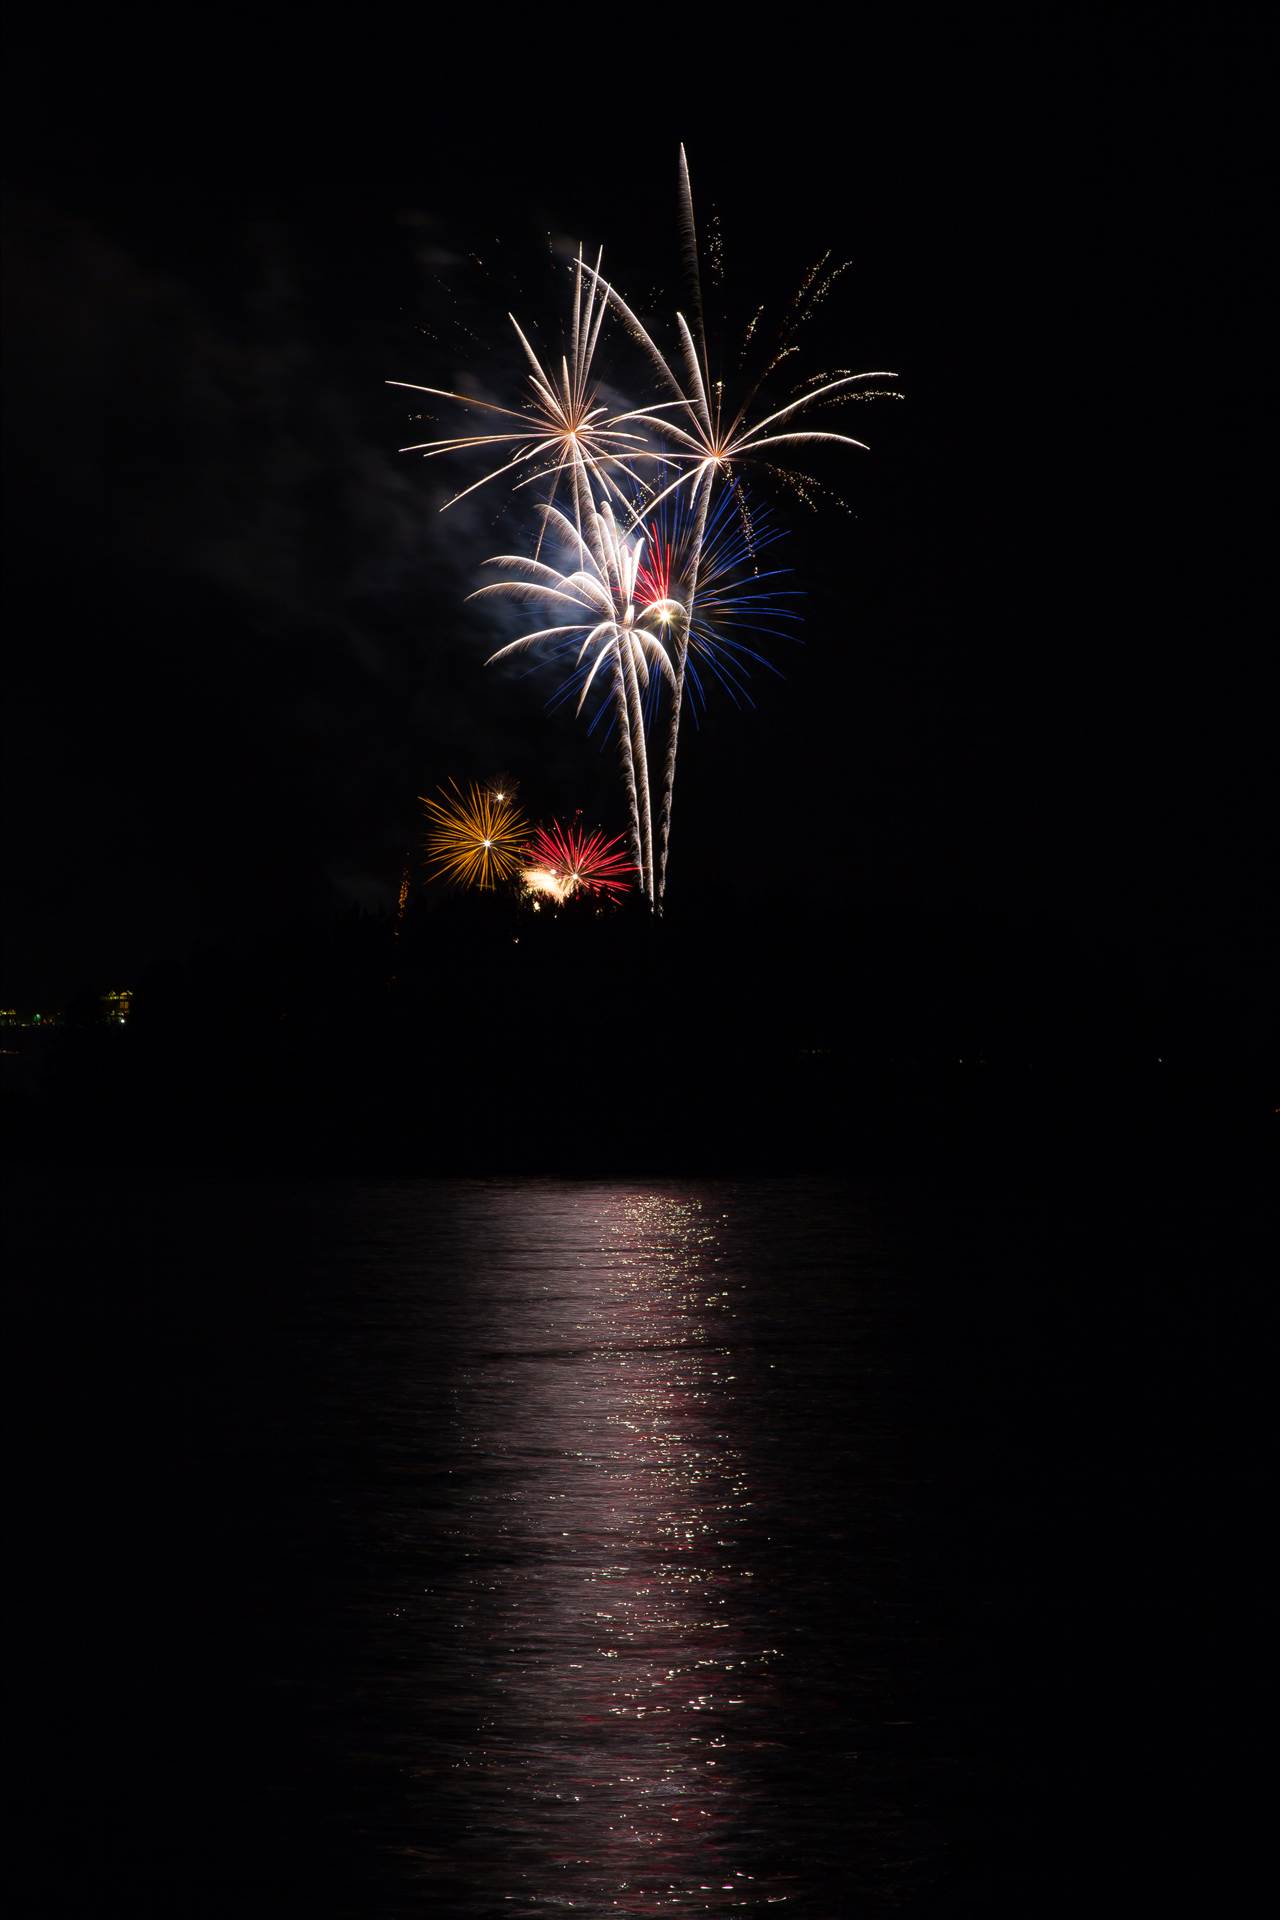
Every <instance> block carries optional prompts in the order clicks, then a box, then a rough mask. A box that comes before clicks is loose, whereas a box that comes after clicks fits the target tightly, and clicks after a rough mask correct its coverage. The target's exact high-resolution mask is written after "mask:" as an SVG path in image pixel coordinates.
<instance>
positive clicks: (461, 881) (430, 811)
mask: <svg viewBox="0 0 1280 1920" xmlns="http://www.w3.org/2000/svg"><path fill="white" fill-rule="evenodd" d="M438 791H439V798H438V799H432V798H431V796H430V795H428V794H425V793H424V794H419V796H418V798H419V799H420V800H421V802H422V805H423V806H424V807H425V808H426V810H427V819H428V821H429V823H430V824H429V826H428V829H427V859H428V862H429V864H430V866H431V869H432V878H433V879H437V880H452V881H453V882H455V883H456V884H457V885H459V886H464V887H480V888H482V889H484V890H488V889H490V888H493V887H496V886H497V884H498V882H499V881H501V880H509V879H510V878H511V876H512V875H513V874H514V873H515V872H516V869H517V868H518V866H519V864H520V856H521V853H522V851H523V849H524V843H525V837H526V835H527V833H528V831H529V823H528V821H527V820H526V819H525V817H524V815H523V814H522V813H521V812H520V810H519V808H518V807H517V806H515V804H514V803H513V802H512V801H511V800H510V799H509V798H506V797H502V798H499V797H498V796H497V795H496V794H495V793H494V792H493V791H492V790H491V789H490V788H488V787H478V786H474V785H473V786H469V787H468V788H467V789H466V791H465V792H464V791H463V790H462V788H461V787H459V785H458V783H457V781H456V780H450V782H449V785H448V787H441V788H440V789H439V790H438Z"/></svg>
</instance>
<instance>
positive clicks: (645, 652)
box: [470, 500, 675, 899]
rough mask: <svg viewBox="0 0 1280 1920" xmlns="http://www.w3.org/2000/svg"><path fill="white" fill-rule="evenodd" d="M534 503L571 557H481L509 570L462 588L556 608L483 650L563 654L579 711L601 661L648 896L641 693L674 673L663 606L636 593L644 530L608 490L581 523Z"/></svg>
mask: <svg viewBox="0 0 1280 1920" xmlns="http://www.w3.org/2000/svg"><path fill="white" fill-rule="evenodd" d="M541 513H542V518H543V524H544V529H550V530H551V531H552V532H553V533H554V535H555V536H556V537H557V538H558V539H559V540H560V541H562V542H563V543H564V545H565V546H566V547H567V549H568V553H569V558H570V560H571V561H573V560H576V563H577V564H571V565H569V566H567V567H565V568H564V569H558V568H556V567H553V566H551V565H549V564H548V563H547V562H546V561H543V560H538V559H528V558H526V557H525V556H524V555H521V554H499V555H498V556H497V557H496V558H495V559H493V560H491V561H490V562H489V565H490V566H496V567H505V568H507V569H508V570H509V571H510V572H512V573H514V574H515V575H516V578H514V579H508V580H497V581H493V582H492V583H490V584H489V585H488V586H484V587H480V588H478V589H477V591H476V592H475V593H474V594H472V595H471V596H470V598H471V599H473V600H475V599H481V598H483V597H485V596H486V595H489V594H501V595H505V596H507V597H508V598H511V599H514V600H517V601H519V602H522V603H524V604H534V605H537V604H539V603H542V604H543V605H544V606H545V607H546V608H547V609H548V610H549V611H550V612H551V613H552V615H553V617H554V616H555V615H557V614H558V615H560V616H561V618H560V619H559V620H557V621H556V622H555V624H553V625H550V626H539V627H535V628H533V629H532V630H531V631H530V632H528V633H523V634H521V635H520V636H519V638H518V639H515V640H509V641H508V642H507V644H506V645H505V646H502V647H499V648H498V650H497V652H496V653H493V654H491V655H490V656H489V663H490V664H492V662H493V661H495V660H502V659H505V658H508V657H510V656H511V655H512V654H515V653H519V652H523V651H525V650H526V649H528V648H530V647H535V646H540V647H542V648H544V649H546V650H549V651H551V652H552V653H553V654H555V655H557V656H559V657H561V658H562V659H565V660H567V661H568V663H569V667H570V680H571V684H572V685H576V687H577V689H578V699H577V711H578V712H579V713H581V711H582V709H583V707H584V705H585V704H586V701H587V697H588V695H589V694H590V692H591V689H592V687H593V685H594V684H595V682H596V678H597V675H599V674H600V672H601V669H602V668H603V669H605V670H606V672H607V676H608V679H609V680H610V681H611V683H612V694H613V702H614V710H615V718H616V722H617V731H618V742H619V753H620V756H621V761H622V774H623V784H624V786H625V788H626V794H627V809H628V813H629V816H630V822H631V853H632V860H633V864H634V866H635V868H636V870H637V871H638V873H639V874H640V884H641V887H642V888H643V890H644V892H645V894H646V896H647V897H648V898H650V899H652V898H653V820H652V811H651V807H650V799H649V762H648V747H647V745H646V741H645V716H644V696H645V693H646V692H647V690H648V687H649V684H650V680H651V678H652V676H653V674H654V673H657V674H661V675H663V676H665V677H666V679H667V680H668V681H669V682H670V683H671V684H672V685H673V686H674V682H675V673H674V669H673V667H672V663H671V657H670V654H669V652H668V649H667V645H666V641H665V638H664V626H665V621H664V617H663V614H662V613H660V612H658V611H655V610H654V609H653V608H651V607H644V606H641V605H640V604H639V603H638V601H637V597H636V579H637V574H638V571H639V567H640V563H641V555H642V553H643V550H644V539H643V536H639V537H632V538H628V537H627V536H625V535H624V534H623V533H622V531H621V529H620V528H619V526H618V523H617V521H616V519H615V518H614V515H613V512H612V509H611V508H610V506H609V503H608V501H607V500H606V501H602V502H601V503H600V505H599V507H598V508H593V509H591V510H590V511H589V513H588V515H587V517H586V521H585V525H584V526H581V527H579V526H575V525H574V523H573V522H571V521H570V520H569V519H568V517H567V516H566V515H565V514H563V513H562V512H561V511H560V509H559V508H558V507H554V506H550V505H545V506H543V507H542V509H541ZM664 611H665V610H664ZM566 616H567V617H566Z"/></svg>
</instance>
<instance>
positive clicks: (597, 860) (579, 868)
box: [525, 820, 635, 895]
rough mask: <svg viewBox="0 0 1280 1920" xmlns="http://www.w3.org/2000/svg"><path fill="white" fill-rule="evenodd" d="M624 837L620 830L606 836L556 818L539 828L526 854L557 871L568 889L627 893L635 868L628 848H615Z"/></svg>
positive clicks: (539, 863)
mask: <svg viewBox="0 0 1280 1920" xmlns="http://www.w3.org/2000/svg"><path fill="white" fill-rule="evenodd" d="M622 840H623V836H622V835H621V834H620V833H619V834H615V835H614V837H613V839H612V840H606V839H605V837H604V835H603V833H600V832H596V833H587V832H586V831H585V830H584V829H583V828H582V827H580V826H579V825H578V824H577V822H576V821H575V822H572V823H571V824H570V825H569V826H567V827H566V826H562V825H561V823H560V821H558V820H553V821H552V822H551V824H550V826H546V827H539V828H538V829H537V831H536V832H535V834H534V836H533V839H532V840H531V841H530V842H529V844H528V846H527V847H526V848H525V858H526V859H527V860H528V861H530V862H531V863H532V864H533V865H534V866H535V867H541V868H543V869H545V870H547V871H549V872H551V873H554V874H555V876H556V878H557V880H559V881H560V883H561V885H562V886H563V887H564V888H565V891H566V893H569V892H574V893H576V892H577V890H578V888H579V887H581V888H583V889H585V891H586V892H588V893H603V894H610V895H612V894H619V893H626V892H627V890H628V888H629V887H632V886H634V884H635V868H634V867H633V866H632V864H631V861H630V859H629V858H628V856H627V854H626V853H625V851H624V852H615V851H614V849H615V848H617V847H621V845H622Z"/></svg>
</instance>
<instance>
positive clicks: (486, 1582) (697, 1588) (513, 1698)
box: [453, 1189, 786, 1914]
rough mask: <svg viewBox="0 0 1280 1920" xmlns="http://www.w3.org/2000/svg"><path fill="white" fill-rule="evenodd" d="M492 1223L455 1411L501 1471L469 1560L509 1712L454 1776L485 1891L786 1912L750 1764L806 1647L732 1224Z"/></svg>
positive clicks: (549, 1214)
mask: <svg viewBox="0 0 1280 1920" xmlns="http://www.w3.org/2000/svg"><path fill="white" fill-rule="evenodd" d="M495 1198H496V1196H495ZM494 1217H495V1221H496V1223H497V1224H498V1225H499V1228H500V1237H499V1240H498V1244H497V1249H496V1251H495V1256H494V1260H493V1263H492V1267H491V1272H490V1288H491V1297H490V1300H489V1303H488V1304H489V1306H490V1308H491V1311H492V1317H493V1324H494V1327H495V1336H496V1337H495V1341H494V1345H493V1347H492V1349H491V1350H489V1351H487V1352H485V1353H484V1354H483V1355H481V1356H477V1357H476V1358H474V1359H473V1360H471V1362H470V1363H469V1364H468V1365H467V1366H466V1368H465V1370H464V1373H463V1376H462V1378H461V1380H460V1382H459V1385H458V1392H457V1416H458V1420H459V1422H460V1426H461V1431H462V1435H463V1437H464V1440H465V1444H466V1446H467V1447H468V1448H469V1449H470V1450H471V1451H472V1452H473V1453H474V1454H475V1455H476V1456H477V1457H478V1459H479V1460H480V1461H481V1462H483V1463H486V1464H487V1465H489V1466H490V1467H493V1468H496V1469H497V1470H496V1471H494V1472H491V1473H487V1474H485V1475H484V1476H483V1477H482V1478H481V1479H480V1481H479V1482H478V1483H477V1484H476V1485H474V1486H473V1487H472V1488H471V1489H470V1491H469V1493H468V1495H467V1498H466V1502H465V1506H464V1508H463V1510H462V1513H461V1516H460V1539H459V1542H458V1546H459V1550H460V1553H461V1556H462V1560H463V1564H464V1566H465V1569H466V1572H465V1575H464V1579H463V1583H462V1593H463V1596H464V1597H463V1600H462V1605H461V1608H460V1611H459V1617H458V1619H457V1620H456V1623H455V1632H456V1634H457V1636H458V1639H459V1640H460V1641H461V1642H462V1643H463V1646H464V1647H465V1646H466V1645H467V1643H468V1642H471V1643H472V1646H473V1647H474V1645H475V1643H476V1642H477V1641H478V1642H479V1645H480V1648H481V1649H482V1661H483V1683H484V1692H485V1696H486V1701H487V1709H488V1710H487V1713H486V1715H485V1719H484V1722H483V1725H481V1726H479V1727H477V1729H476V1732H475V1737H474V1739H473V1741H472V1742H471V1743H470V1744H469V1745H468V1746H467V1748H466V1750H465V1751H463V1752H460V1753H459V1754H458V1755H457V1756H456V1758H455V1759H454V1761H453V1766H454V1769H455V1772H456V1773H457V1774H458V1775H460V1776H462V1778H461V1779H459V1780H457V1781H456V1782H455V1783H454V1792H455V1794H456V1796H457V1800H458V1814H459V1817H460V1821H461V1825H462V1828H463V1836H464V1837H463V1839H462V1841H461V1845H462V1846H463V1848H464V1849H466V1851H467V1852H469V1853H471V1854H473V1856H474V1858H473V1860H472V1862H471V1871H472V1872H473V1873H474V1875H475V1878H476V1880H477V1881H483V1880H486V1879H491V1878H492V1876H493V1874H494V1871H495V1868H496V1867H497V1864H498V1862H499V1861H501V1863H502V1868H501V1873H502V1878H503V1881H504V1885H503V1894H504V1896H505V1902H504V1904H506V1905H507V1907H508V1910H510V1906H511V1905H512V1904H514V1905H515V1908H516V1910H517V1911H520V1910H521V1909H522V1908H523V1909H526V1910H528V1911H533V1910H535V1909H537V1908H539V1907H545V1906H546V1905H548V1904H555V1905H562V1904H563V1905H565V1906H576V1907H579V1908H582V1909H583V1910H585V1911H588V1912H601V1911H605V1910H608V1911H614V1912H620V1913H633V1914H648V1913H657V1912H661V1911H669V1910H673V1909H674V1910H681V1911H695V1912H704V1911H718V1910H721V1909H726V1908H735V1909H740V1908H743V1907H746V1908H753V1907H755V1906H757V1905H763V1904H764V1903H765V1901H766V1900H767V1899H770V1898H771V1899H772V1900H774V1901H775V1902H776V1901H778V1900H779V1899H780V1898H785V1893H786V1889H785V1888H784V1887H783V1886H782V1885H780V1884H776V1883H775V1881H774V1880H772V1879H771V1880H770V1881H769V1883H768V1885H767V1887H766V1886H765V1885H764V1884H762V1883H761V1881H760V1879H759V1877H758V1871H757V1870H758V1866H759V1863H758V1861H757V1860H756V1859H755V1858H754V1856H753V1854H752V1850H751V1833H752V1829H753V1826H754V1825H755V1824H756V1823H755V1822H754V1821H753V1818H752V1813H753V1808H752V1797H753V1787H752V1782H751V1778H750V1769H749V1767H744V1764H743V1761H744V1756H748V1757H749V1752H750V1745H751V1742H752V1739H753V1738H757V1737H759V1735H760V1731H761V1728H762V1726H763V1725H764V1724H766V1723H767V1722H768V1720H769V1718H770V1713H771V1694H772V1675H773V1670H774V1667H775V1666H776V1664H777V1662H778V1661H779V1660H780V1659H781V1658H782V1655H783V1650H782V1649H781V1648H780V1647H779V1646H778V1645H777V1644H775V1641H776V1637H777V1636H776V1634H775V1635H773V1637H772V1638H771V1633H770V1627H769V1624H768V1620H767V1618H766V1617H765V1615H764V1613H763V1611H762V1609H761V1608H760V1606H759V1604H758V1602H757V1599H756V1594H755V1592H754V1591H753V1581H754V1579H755V1569H754V1568H753V1566H752V1563H751V1562H752V1555H751V1540H750V1533H751V1512H752V1487H751V1485H750V1482H749V1479H748V1476H747V1471H746V1467H745V1462H744V1452H743V1446H742V1437H743V1436H742V1434H741V1431H740V1428H741V1413H740V1410H739V1407H738V1404H737V1395H736V1391H735V1389H736V1374H735V1367H736V1365H737V1364H738V1361H737V1356H736V1352H735V1333H736V1328H735V1308H734V1297H733V1295H734V1288H733V1286H732V1284H729V1283H727V1277H726V1275H725V1273H724V1271H723V1268H722V1265H721V1261H720V1254H719V1251H718V1242H717V1235H716V1224H717V1223H716V1220H715V1218H714V1216H713V1215H712V1214H711V1213H710V1211H709V1210H708V1208H706V1207H705V1206H704V1205H703V1203H702V1202H701V1201H700V1200H697V1199H691V1198H676V1197H670V1196H666V1195H661V1194H652V1193H634V1194H628V1193H617V1192H610V1191H598V1192H595V1193H591V1192H580V1193H578V1194H576V1195H574V1196H572V1197H566V1196H565V1194H564V1193H563V1192H557V1191H555V1190H538V1189H533V1190H530V1189H525V1190H524V1191H523V1192H522V1193H521V1194H520V1195H519V1196H518V1199H517V1201H516V1218H515V1219H514V1220H513V1219H512V1218H511V1216H510V1214H509V1213H508V1212H507V1211H506V1210H505V1209H501V1208H495V1212H494ZM544 1249H545V1251H544ZM499 1328H500V1329H501V1332H500V1335H498V1334H497V1329H499ZM459 1864H460V1863H459V1861H458V1860H457V1858H456V1856H455V1859H454V1861H453V1866H454V1869H455V1871H456V1869H457V1867H458V1865H459ZM466 1871H467V1869H465V1868H464V1873H465V1872H466ZM495 1890H496V1887H495Z"/></svg>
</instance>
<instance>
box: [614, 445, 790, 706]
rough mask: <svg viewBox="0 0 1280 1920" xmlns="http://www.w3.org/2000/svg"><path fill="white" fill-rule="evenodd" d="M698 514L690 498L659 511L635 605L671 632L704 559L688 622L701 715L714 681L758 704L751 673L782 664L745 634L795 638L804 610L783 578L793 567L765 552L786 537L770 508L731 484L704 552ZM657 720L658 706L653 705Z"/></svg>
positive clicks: (691, 673)
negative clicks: (768, 559)
mask: <svg viewBox="0 0 1280 1920" xmlns="http://www.w3.org/2000/svg"><path fill="white" fill-rule="evenodd" d="M697 519H698V516H697V513H696V511H695V510H694V509H693V508H691V507H690V505H689V502H688V501H687V499H685V497H684V496H683V495H674V496H672V497H671V498H670V499H668V500H666V501H664V502H663V504H662V505H661V506H660V507H658V508H656V510H655V511H654V512H653V514H652V515H650V517H649V518H648V520H647V522H646V527H645V534H646V538H645V548H644V555H643V557H642V559H641V563H640V566H639V567H638V569H637V572H636V605H637V607H638V608H641V609H645V610H648V612H649V613H650V617H651V618H656V619H657V620H658V621H659V622H660V623H661V625H662V626H663V627H664V629H669V628H671V627H672V626H673V625H675V624H676V623H677V622H678V621H679V620H681V619H682V618H683V612H684V605H685V603H686V601H687V599H688V585H687V582H688V580H689V577H690V575H691V573H692V571H693V566H694V561H695V558H696V559H697V562H698V597H697V606H696V610H695V614H694V618H693V619H692V620H691V621H690V622H689V657H688V662H687V666H686V685H687V688H688V691H689V696H690V700H691V704H692V705H693V707H694V710H695V713H696V712H697V711H698V710H699V709H703V708H705V707H706V704H707V695H708V692H709V688H710V682H711V681H712V680H715V681H717V682H719V684H720V686H721V687H722V688H723V689H724V691H725V692H726V693H727V694H728V696H729V698H730V699H731V700H732V701H733V703H734V705H735V706H742V705H747V706H751V705H753V704H754V702H753V701H752V699H751V695H750V692H749V691H748V688H747V684H746V683H747V677H748V675H749V674H750V672H751V670H752V668H753V667H764V668H766V669H767V670H768V671H769V672H770V673H777V671H778V669H777V668H776V667H775V666H774V665H773V663H772V661H771V660H769V659H768V657H767V656H766V655H765V654H763V653H761V652H760V651H759V649H758V648H757V647H756V646H754V645H751V644H748V641H747V640H746V639H745V638H744V637H743V636H745V635H750V636H751V637H752V639H754V638H755V637H756V636H757V635H769V636H772V637H774V638H786V639H794V638H795V637H796V635H795V628H796V627H797V626H798V625H799V623H800V617H801V616H800V614H799V612H798V611H797V609H796V607H795V605H794V602H795V601H796V600H798V599H799V598H800V595H799V593H798V592H797V591H796V589H794V588H791V587H784V586H783V585H781V582H782V581H784V580H787V579H789V578H790V577H791V569H790V568H789V567H764V566H762V565H761V564H760V556H761V555H762V554H763V553H765V552H766V550H767V549H768V548H769V547H771V546H773V545H774V543H775V542H776V541H778V540H780V539H781V538H782V537H783V530H782V528H781V527H779V526H778V525H777V523H776V522H775V520H774V519H773V516H772V515H771V514H770V513H769V512H768V510H767V509H766V510H763V511H757V509H756V508H755V507H754V506H753V505H752V504H751V503H750V502H749V501H748V498H747V492H746V488H745V487H744V486H743V484H742V483H741V482H740V481H735V482H734V484H733V485H732V486H731V487H726V488H725V489H724V490H723V491H722V492H721V494H720V496H719V498H718V499H717V500H716V502H715V504H714V506H713V507H712V508H711V510H710V512H709V513H708V515H707V519H706V524H705V526H704V527H703V529H702V540H701V549H700V551H699V550H698V549H697V547H696V544H695V543H696V540H697ZM650 717H651V718H652V706H651V710H650Z"/></svg>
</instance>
